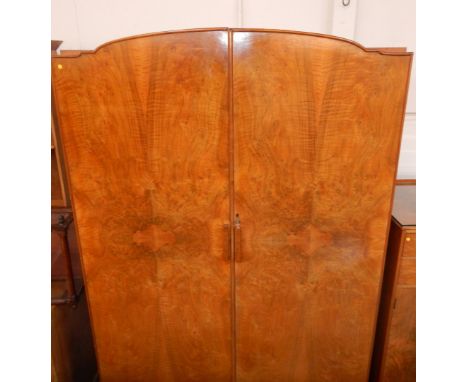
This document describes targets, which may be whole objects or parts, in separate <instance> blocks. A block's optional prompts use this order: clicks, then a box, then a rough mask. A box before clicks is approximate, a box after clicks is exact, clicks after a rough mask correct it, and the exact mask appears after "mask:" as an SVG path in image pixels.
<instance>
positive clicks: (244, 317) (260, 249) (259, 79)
mask: <svg viewBox="0 0 468 382" xmlns="http://www.w3.org/2000/svg"><path fill="white" fill-rule="evenodd" d="M410 64H411V54H407V53H397V52H379V51H378V50H373V51H370V50H366V49H364V48H363V47H361V46H360V45H359V44H357V43H353V42H350V41H345V40H343V39H339V38H333V37H330V36H322V35H314V34H307V33H301V32H285V31H266V30H264V31H258V30H227V29H211V30H197V31H184V32H168V33H161V34H152V35H146V36H137V37H131V38H127V39H122V40H118V41H114V42H111V43H108V44H105V45H103V46H101V47H100V48H98V49H97V51H95V52H76V53H75V52H72V53H67V54H66V55H64V56H61V57H59V56H56V57H54V58H53V66H52V70H53V81H54V91H55V94H56V98H57V100H58V102H57V106H58V109H59V110H58V114H59V117H60V129H61V130H62V135H63V142H64V146H65V151H66V154H67V155H66V156H67V164H68V168H69V170H70V178H71V179H70V183H71V191H72V199H73V206H74V211H75V215H76V216H75V221H76V223H77V227H78V235H79V241H80V245H81V253H82V260H83V265H84V271H85V278H86V285H87V290H88V293H89V302H90V308H91V316H92V321H93V328H94V333H95V338H96V346H97V355H98V361H99V367H100V375H101V380H102V381H104V382H106V381H128V380H131V381H135V382H138V381H154V380H158V381H227V380H232V381H236V380H237V381H252V382H253V381H255V382H257V381H259V382H261V381H269V382H270V381H310V380H314V381H315V380H316V381H365V380H366V379H367V374H368V368H369V360H370V352H371V344H372V340H373V333H374V326H375V316H376V308H377V304H378V294H379V286H380V281H381V270H382V264H383V251H384V247H385V241H386V233H387V228H388V222H389V217H390V205H391V196H392V192H393V185H394V180H395V174H396V163H397V157H398V151H399V144H400V137H401V129H402V123H403V114H404V107H405V101H406V92H407V84H408V76H409V69H410ZM237 216H239V218H240V222H239V224H237V221H236V217H237Z"/></svg>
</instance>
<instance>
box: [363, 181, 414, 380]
mask: <svg viewBox="0 0 468 382" xmlns="http://www.w3.org/2000/svg"><path fill="white" fill-rule="evenodd" d="M415 380H416V186H415V185H400V186H397V187H396V191H395V200H394V206H393V219H392V225H391V227H390V236H389V243H388V252H387V259H386V263H385V273H384V280H383V287H382V302H381V306H380V312H379V320H378V326H377V334H376V341H375V349H374V359H373V365H372V374H371V381H382V382H383V381H388V382H393V381H399V382H400V381H401V382H412V381H413V382H414V381H415Z"/></svg>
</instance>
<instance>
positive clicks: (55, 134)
mask: <svg viewBox="0 0 468 382" xmlns="http://www.w3.org/2000/svg"><path fill="white" fill-rule="evenodd" d="M61 43H62V41H57V40H52V41H51V46H52V55H55V54H56V53H55V51H56V50H57V48H58V47H59V46H60V44H61ZM51 102H52V113H51V119H50V120H51V133H52V136H51V146H50V147H51V199H52V201H51V205H52V208H57V207H58V208H66V207H70V198H69V193H68V185H67V177H66V171H65V167H64V163H63V153H62V146H61V144H60V132H59V130H58V129H57V116H56V113H55V102H54V97H53V90H52V101H51Z"/></svg>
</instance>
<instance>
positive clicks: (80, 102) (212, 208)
mask: <svg viewBox="0 0 468 382" xmlns="http://www.w3.org/2000/svg"><path fill="white" fill-rule="evenodd" d="M226 42H227V32H226V31H206V32H193V33H174V34H163V35H154V36H148V37H142V38H138V39H129V40H123V41H120V42H117V43H113V44H110V45H106V46H103V47H101V48H100V49H99V50H98V51H97V52H96V53H94V54H82V55H81V56H80V57H77V58H54V59H53V68H52V69H53V76H54V87H55V92H56V97H57V107H58V109H59V110H58V112H59V116H60V126H61V128H62V134H63V137H62V139H63V144H64V147H65V151H66V156H67V160H68V167H69V170H70V175H71V186H72V187H71V188H72V197H73V204H74V211H75V213H76V223H77V227H78V234H79V239H80V243H81V252H82V257H83V264H84V270H85V275H86V288H87V293H88V294H89V302H90V308H91V309H90V310H91V317H92V322H93V329H94V335H95V340H96V341H95V342H96V347H97V356H98V362H99V371H100V377H101V381H104V382H106V381H134V382H137V381H229V380H230V378H231V322H230V309H229V308H230V263H229V261H227V260H226V258H227V254H226V251H228V248H227V245H226V231H225V229H224V227H223V223H225V222H226V221H229V215H228V174H229V173H228V140H227V139H228V128H227V127H228V109H227V107H228V105H227V96H228V92H227V89H228V87H227V82H228V72H227V70H228V65H227V45H226ZM58 65H62V69H58Z"/></svg>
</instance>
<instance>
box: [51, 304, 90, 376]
mask: <svg viewBox="0 0 468 382" xmlns="http://www.w3.org/2000/svg"><path fill="white" fill-rule="evenodd" d="M51 318H52V340H51V345H52V357H51V359H52V382H93V381H94V380H95V378H96V375H97V365H96V357H95V355H94V348H93V338H92V334H91V328H90V325H89V318H88V307H87V304H86V297H85V295H82V296H81V297H80V298H79V299H78V300H76V301H75V305H74V306H72V305H52V310H51Z"/></svg>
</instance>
